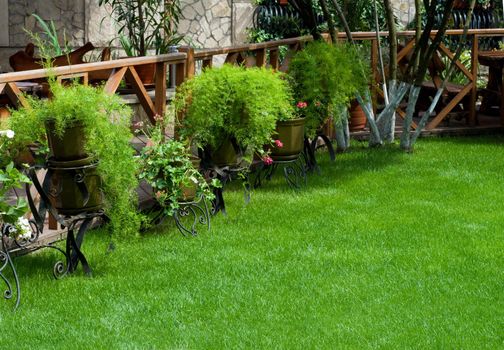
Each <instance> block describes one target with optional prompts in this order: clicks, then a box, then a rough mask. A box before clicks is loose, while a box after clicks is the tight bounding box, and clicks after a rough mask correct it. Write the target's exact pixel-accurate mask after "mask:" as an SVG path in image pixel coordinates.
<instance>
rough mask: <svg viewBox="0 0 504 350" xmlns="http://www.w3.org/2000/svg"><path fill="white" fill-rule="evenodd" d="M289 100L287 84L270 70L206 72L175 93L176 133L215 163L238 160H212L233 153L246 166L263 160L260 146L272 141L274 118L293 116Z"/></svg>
mask: <svg viewBox="0 0 504 350" xmlns="http://www.w3.org/2000/svg"><path fill="white" fill-rule="evenodd" d="M290 100H291V96H290V91H289V87H288V84H287V82H286V81H285V80H284V79H282V75H281V74H280V73H276V72H273V71H272V70H268V69H264V68H249V69H245V68H244V67H235V66H230V65H224V66H223V67H221V68H217V69H213V68H212V69H207V70H205V71H204V72H203V73H202V74H201V75H199V76H197V77H195V78H193V79H190V80H188V81H187V82H185V83H184V84H183V85H182V86H181V87H180V88H179V90H178V93H177V96H176V100H175V108H176V111H177V115H178V116H179V117H180V118H179V121H178V124H179V125H178V126H179V129H180V135H181V137H182V138H183V139H187V140H189V141H190V142H192V143H194V144H195V145H196V146H198V147H199V148H201V149H206V150H209V153H211V154H212V161H213V163H214V164H215V165H219V166H221V165H223V164H225V163H226V162H230V159H231V161H234V162H236V161H237V157H236V156H235V157H229V159H228V160H226V159H224V160H222V159H219V158H217V156H220V155H221V153H225V152H224V150H228V151H230V152H231V153H233V152H236V151H238V153H239V154H238V156H241V157H242V158H243V159H244V160H245V161H246V162H248V163H250V162H251V161H252V158H253V156H254V155H258V156H259V157H261V158H266V157H267V151H266V150H265V148H264V145H266V144H271V143H272V138H273V136H274V134H275V128H276V122H277V119H278V118H283V119H287V118H288V116H290V115H292V113H293V110H292V106H291V105H290ZM240 152H241V153H240ZM233 158H234V159H233Z"/></svg>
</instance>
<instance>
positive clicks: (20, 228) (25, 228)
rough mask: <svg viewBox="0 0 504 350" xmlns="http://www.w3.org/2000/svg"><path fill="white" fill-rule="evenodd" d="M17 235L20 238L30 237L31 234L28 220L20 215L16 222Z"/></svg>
mask: <svg viewBox="0 0 504 350" xmlns="http://www.w3.org/2000/svg"><path fill="white" fill-rule="evenodd" d="M16 228H17V232H16V233H17V237H18V238H21V239H30V238H31V235H32V231H31V226H30V221H28V219H27V218H24V217H20V218H19V219H18V221H17V223H16Z"/></svg>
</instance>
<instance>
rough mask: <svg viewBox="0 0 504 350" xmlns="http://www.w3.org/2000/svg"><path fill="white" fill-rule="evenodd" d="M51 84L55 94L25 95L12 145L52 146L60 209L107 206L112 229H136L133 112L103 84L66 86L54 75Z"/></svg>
mask: <svg viewBox="0 0 504 350" xmlns="http://www.w3.org/2000/svg"><path fill="white" fill-rule="evenodd" d="M49 84H50V88H51V93H52V98H51V99H44V100H41V99H37V98H35V97H27V102H28V105H29V106H28V107H27V108H20V109H19V110H13V111H12V115H11V117H10V118H9V126H10V128H11V129H12V130H14V131H15V132H16V135H18V136H19V137H18V138H16V141H15V142H13V144H12V148H13V149H18V150H19V149H23V148H25V147H26V146H27V145H29V144H32V143H34V142H38V143H39V144H42V145H48V146H49V149H50V152H49V157H48V158H47V164H48V168H49V169H50V170H51V171H52V173H53V176H52V181H51V189H50V190H49V193H50V194H51V201H52V205H53V206H54V207H55V208H56V209H57V210H58V211H59V212H60V214H64V215H67V214H68V215H72V214H75V213H78V212H83V211H84V212H85V211H95V210H98V209H100V208H102V207H103V208H104V209H105V211H106V213H107V215H108V216H109V217H110V219H111V225H112V229H113V231H115V232H121V233H128V232H130V233H133V232H137V231H138V227H139V218H138V215H137V214H136V206H135V202H136V192H135V188H136V186H137V183H138V181H137V179H136V169H137V167H136V162H135V161H134V158H133V155H134V150H133V149H132V148H131V147H130V145H129V140H130V139H131V137H132V135H131V133H130V130H129V125H130V117H131V111H130V110H129V108H127V107H126V106H125V105H124V104H123V103H122V101H121V100H120V98H119V97H117V96H109V95H107V94H105V93H104V91H103V89H102V88H93V87H88V86H83V85H78V84H76V83H74V84H71V85H70V86H65V87H64V86H61V85H60V84H58V83H57V82H56V81H55V79H53V78H50V79H49ZM27 126H29V127H27ZM76 129H77V130H76ZM69 150H73V152H69ZM76 179H77V180H76ZM83 185H84V186H85V188H86V191H83V187H84V186H83Z"/></svg>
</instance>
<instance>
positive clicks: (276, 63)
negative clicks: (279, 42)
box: [270, 47, 280, 70]
mask: <svg viewBox="0 0 504 350" xmlns="http://www.w3.org/2000/svg"><path fill="white" fill-rule="evenodd" d="M270 66H271V69H274V70H278V68H279V67H280V57H279V50H278V47H277V48H274V49H271V50H270Z"/></svg>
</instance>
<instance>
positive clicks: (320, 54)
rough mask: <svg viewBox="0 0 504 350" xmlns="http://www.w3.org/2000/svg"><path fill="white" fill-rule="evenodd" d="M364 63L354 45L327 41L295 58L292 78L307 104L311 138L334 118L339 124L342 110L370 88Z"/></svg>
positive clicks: (299, 99)
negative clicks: (334, 43)
mask: <svg viewBox="0 0 504 350" xmlns="http://www.w3.org/2000/svg"><path fill="white" fill-rule="evenodd" d="M361 62H362V61H361V58H360V57H359V56H358V53H357V51H356V50H355V49H354V48H352V47H351V46H349V45H344V44H337V45H331V44H328V43H326V42H313V43H310V44H309V45H308V46H307V47H306V48H305V49H304V50H302V51H299V52H298V53H297V54H296V56H295V57H294V58H293V60H292V62H291V64H290V66H289V75H290V77H291V82H292V87H293V90H294V95H295V98H296V100H297V101H304V102H306V108H304V111H303V114H304V116H305V118H306V135H307V136H308V137H309V138H313V137H315V136H316V134H317V133H318V132H320V128H321V126H322V125H324V123H326V121H327V120H328V119H329V118H330V117H333V118H334V119H335V121H336V122H338V119H339V118H341V115H340V114H339V111H340V110H341V107H342V106H348V105H349V103H350V101H351V100H352V98H353V96H355V93H356V92H357V91H358V90H361V89H364V88H365V87H366V86H367V83H368V82H367V79H366V74H365V73H364V72H365V68H364V65H362V64H361ZM363 73H364V74H363ZM337 124H338V123H337Z"/></svg>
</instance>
